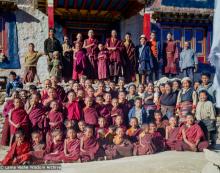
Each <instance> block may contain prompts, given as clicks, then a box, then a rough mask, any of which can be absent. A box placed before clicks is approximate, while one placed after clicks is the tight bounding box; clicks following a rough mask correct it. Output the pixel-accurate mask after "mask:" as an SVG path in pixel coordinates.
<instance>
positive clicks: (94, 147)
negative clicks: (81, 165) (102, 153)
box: [80, 126, 99, 162]
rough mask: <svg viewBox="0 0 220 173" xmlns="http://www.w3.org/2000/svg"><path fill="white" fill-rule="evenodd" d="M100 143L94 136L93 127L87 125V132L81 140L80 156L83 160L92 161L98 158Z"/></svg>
mask: <svg viewBox="0 0 220 173" xmlns="http://www.w3.org/2000/svg"><path fill="white" fill-rule="evenodd" d="M98 150H99V144H98V142H97V141H96V139H95V137H94V136H93V129H92V127H90V126H86V127H85V132H84V135H83V137H82V138H81V140H80V157H81V161H82V162H87V161H92V160H95V159H96V158H97V155H98Z"/></svg>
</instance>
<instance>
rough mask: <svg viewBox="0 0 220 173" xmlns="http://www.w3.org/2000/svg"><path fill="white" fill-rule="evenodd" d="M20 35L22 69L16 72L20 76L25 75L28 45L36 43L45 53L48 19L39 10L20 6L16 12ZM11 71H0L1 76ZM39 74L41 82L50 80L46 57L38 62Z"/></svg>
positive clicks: (19, 47)
mask: <svg viewBox="0 0 220 173" xmlns="http://www.w3.org/2000/svg"><path fill="white" fill-rule="evenodd" d="M15 15H16V25H17V34H18V49H19V52H18V54H19V56H20V63H21V69H18V70H14V71H16V72H17V73H18V74H19V75H23V73H24V65H23V64H24V55H25V53H26V52H27V49H28V43H34V44H35V49H36V50H38V51H40V52H43V47H44V40H45V39H46V38H47V37H48V17H47V15H46V14H44V13H43V12H41V11H39V10H38V9H34V8H32V7H30V6H24V5H22V6H18V10H16V11H15ZM9 71H10V70H0V72H1V76H4V75H6V76H7V75H8V72H9ZM38 74H39V75H40V78H41V80H44V79H46V78H48V71H47V63H46V57H45V56H43V57H41V58H40V60H39V62H38Z"/></svg>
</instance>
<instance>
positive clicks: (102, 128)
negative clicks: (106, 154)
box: [95, 117, 108, 138]
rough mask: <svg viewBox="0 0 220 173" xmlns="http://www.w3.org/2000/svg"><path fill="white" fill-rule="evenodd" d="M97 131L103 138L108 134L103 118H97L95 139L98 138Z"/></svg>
mask: <svg viewBox="0 0 220 173" xmlns="http://www.w3.org/2000/svg"><path fill="white" fill-rule="evenodd" d="M99 131H102V132H103V133H104V136H105V135H106V133H107V132H108V128H107V126H106V119H105V118H104V117H99V118H98V127H96V128H95V135H96V138H99Z"/></svg>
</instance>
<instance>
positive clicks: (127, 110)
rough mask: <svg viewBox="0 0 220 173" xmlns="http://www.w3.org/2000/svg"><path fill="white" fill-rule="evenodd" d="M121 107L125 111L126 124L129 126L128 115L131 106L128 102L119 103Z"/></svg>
mask: <svg viewBox="0 0 220 173" xmlns="http://www.w3.org/2000/svg"><path fill="white" fill-rule="evenodd" d="M119 107H120V108H121V109H122V111H123V115H124V123H125V124H126V125H127V124H129V119H128V113H129V110H130V109H131V107H132V106H131V104H130V103H129V102H128V101H127V100H126V101H125V102H124V103H119Z"/></svg>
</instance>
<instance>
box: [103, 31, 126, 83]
mask: <svg viewBox="0 0 220 173" xmlns="http://www.w3.org/2000/svg"><path fill="white" fill-rule="evenodd" d="M106 48H107V49H108V51H109V60H110V62H109V71H110V77H111V78H112V79H114V80H115V81H117V78H118V76H119V75H123V74H122V73H123V72H122V63H123V60H122V50H123V46H122V43H121V41H120V40H118V39H117V32H116V31H115V30H112V32H111V38H109V39H107V40H106Z"/></svg>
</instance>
